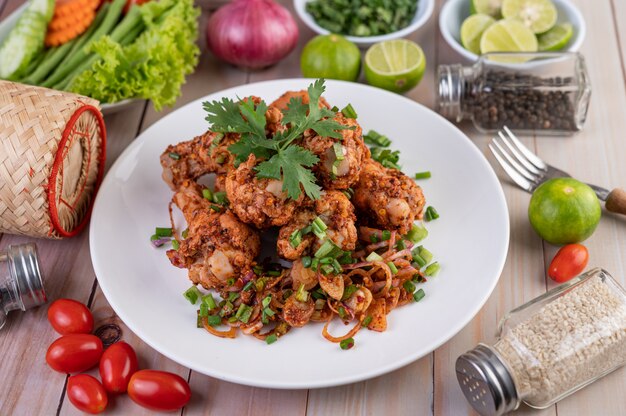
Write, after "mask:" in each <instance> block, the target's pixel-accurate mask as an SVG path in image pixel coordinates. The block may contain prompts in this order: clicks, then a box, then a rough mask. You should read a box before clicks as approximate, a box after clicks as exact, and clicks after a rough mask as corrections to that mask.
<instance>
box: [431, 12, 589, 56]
mask: <svg viewBox="0 0 626 416" xmlns="http://www.w3.org/2000/svg"><path fill="white" fill-rule="evenodd" d="M439 30H440V31H441V35H442V36H443V38H444V39H445V41H446V42H447V43H448V44H449V45H450V47H451V48H452V49H454V50H455V51H456V52H457V53H458V54H460V55H461V56H463V57H464V58H466V59H467V60H470V61H474V60H476V59H477V58H478V56H479V55H481V54H483V53H487V52H542V51H550V52H554V51H563V52H565V51H568V52H576V51H578V49H579V48H580V46H581V45H582V42H583V40H584V38H585V32H586V25H585V20H584V18H583V16H582V14H581V12H580V10H578V8H577V7H576V6H575V5H573V4H572V3H570V2H569V1H567V0H449V1H448V2H446V4H445V5H444V6H443V8H442V9H441V13H440V14H439Z"/></svg>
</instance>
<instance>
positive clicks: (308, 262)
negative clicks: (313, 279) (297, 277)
mask: <svg viewBox="0 0 626 416" xmlns="http://www.w3.org/2000/svg"><path fill="white" fill-rule="evenodd" d="M301 261H302V265H303V266H304V267H305V268H307V269H308V268H309V267H311V257H309V256H304V257H302V259H301Z"/></svg>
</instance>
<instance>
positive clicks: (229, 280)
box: [226, 277, 235, 286]
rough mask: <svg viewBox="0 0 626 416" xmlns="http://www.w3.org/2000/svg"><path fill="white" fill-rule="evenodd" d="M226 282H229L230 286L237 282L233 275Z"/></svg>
mask: <svg viewBox="0 0 626 416" xmlns="http://www.w3.org/2000/svg"><path fill="white" fill-rule="evenodd" d="M226 284H227V285H228V286H232V285H234V284H235V278H234V277H231V278H230V279H228V280H227V281H226Z"/></svg>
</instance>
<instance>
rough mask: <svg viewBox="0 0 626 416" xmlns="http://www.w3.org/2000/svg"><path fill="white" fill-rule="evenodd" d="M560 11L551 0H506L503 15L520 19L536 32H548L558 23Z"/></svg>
mask: <svg viewBox="0 0 626 416" xmlns="http://www.w3.org/2000/svg"><path fill="white" fill-rule="evenodd" d="M557 15H558V12H557V10H556V7H555V6H554V3H552V1H550V0H504V1H503V2H502V16H504V18H505V19H513V18H515V19H519V20H521V21H522V22H524V24H525V25H526V26H528V27H529V28H530V29H531V30H532V31H533V32H535V33H543V32H547V31H548V30H550V29H551V28H552V26H554V25H555V24H556V19H557Z"/></svg>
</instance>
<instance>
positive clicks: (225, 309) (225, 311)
mask: <svg viewBox="0 0 626 416" xmlns="http://www.w3.org/2000/svg"><path fill="white" fill-rule="evenodd" d="M232 312H233V304H232V303H230V301H226V303H225V304H224V306H222V310H221V311H220V316H222V317H223V316H226V315H230V314H231V313H232Z"/></svg>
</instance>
